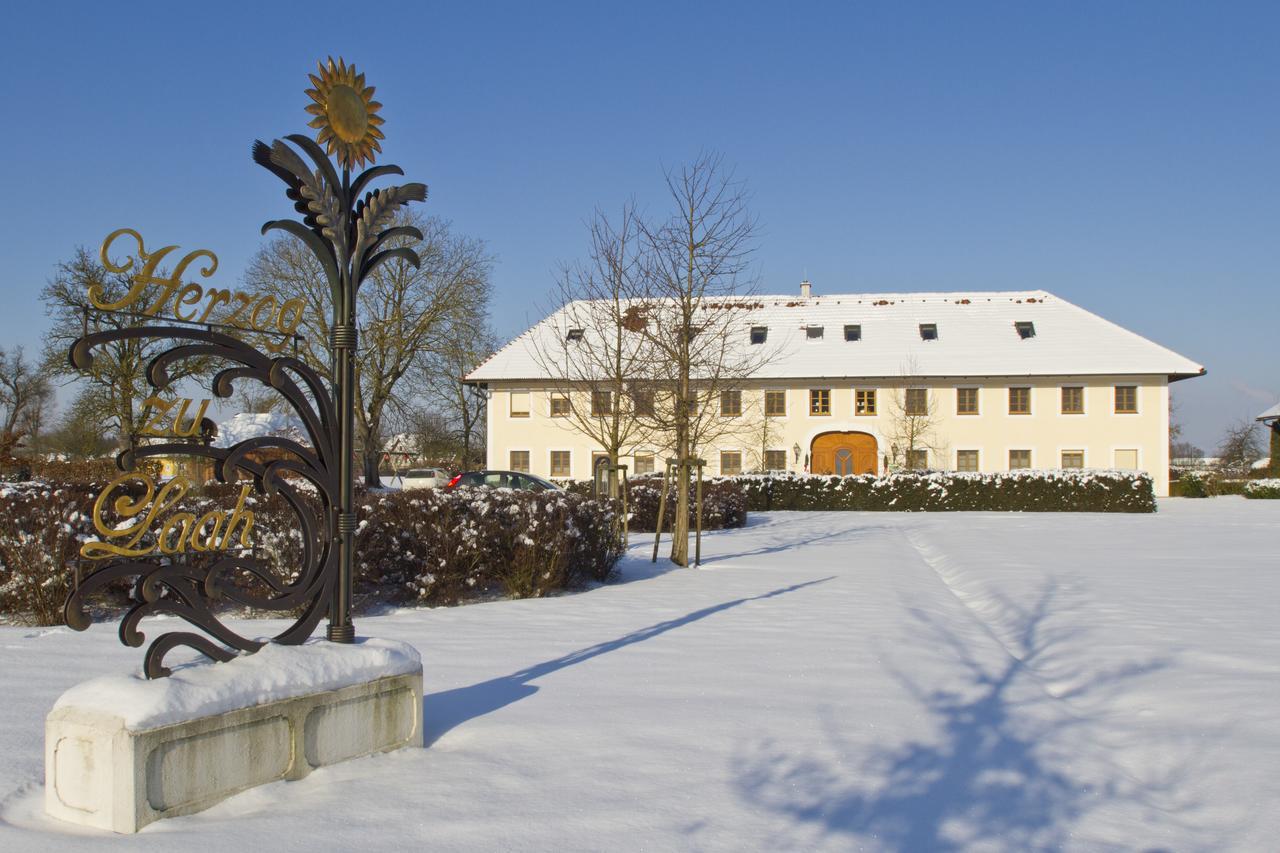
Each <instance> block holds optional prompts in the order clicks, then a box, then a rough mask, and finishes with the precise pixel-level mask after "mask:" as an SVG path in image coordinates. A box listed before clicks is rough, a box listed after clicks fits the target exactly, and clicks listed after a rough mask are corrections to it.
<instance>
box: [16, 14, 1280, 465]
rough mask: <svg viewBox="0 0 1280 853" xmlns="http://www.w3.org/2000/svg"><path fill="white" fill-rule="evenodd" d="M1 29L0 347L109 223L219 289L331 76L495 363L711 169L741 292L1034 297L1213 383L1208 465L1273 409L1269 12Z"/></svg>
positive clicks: (92, 23)
mask: <svg viewBox="0 0 1280 853" xmlns="http://www.w3.org/2000/svg"><path fill="white" fill-rule="evenodd" d="M353 7H355V8H364V9H367V10H369V12H370V13H371V14H376V15H377V16H378V18H377V20H368V21H361V20H358V19H351V18H350V17H349V16H348V15H347V13H346V12H345V10H346V9H350V8H353ZM6 30H7V31H8V32H9V33H10V34H11V38H10V39H8V40H6V41H7V44H6V48H5V52H4V54H3V55H2V56H0V64H2V65H3V74H0V94H2V96H3V103H4V104H5V105H6V107H5V121H4V128H5V133H4V136H5V146H4V154H5V157H4V160H3V165H0V170H2V172H0V174H3V178H4V186H5V188H6V190H7V192H6V196H7V197H6V199H5V201H6V204H5V205H4V207H3V210H2V211H0V224H2V225H3V229H2V231H0V233H3V234H4V235H5V237H4V257H5V261H6V263H5V270H4V277H3V288H4V297H5V304H6V309H7V310H5V311H4V312H3V313H2V314H0V343H4V344H10V345H11V344H17V343H24V344H26V345H27V346H29V347H33V348H34V347H38V346H39V343H40V330H41V328H42V326H43V322H44V319H43V313H42V309H41V306H40V304H39V301H38V293H39V290H40V287H41V286H42V284H43V283H44V281H45V280H46V279H47V278H48V277H49V275H50V274H51V272H52V269H53V267H54V265H55V264H56V263H57V261H58V260H60V259H62V258H65V257H67V256H68V255H69V254H70V253H71V252H72V251H73V250H74V248H75V247H76V246H77V245H81V244H83V245H88V246H96V245H97V244H98V243H99V242H100V241H101V239H102V237H103V236H104V235H105V234H106V233H108V232H109V231H111V230H112V229H114V228H117V227H120V226H123V225H130V226H132V227H135V228H138V229H139V230H140V231H142V233H143V234H144V236H147V237H148V240H149V241H156V243H157V245H159V244H160V243H162V242H163V243H177V244H180V245H182V246H187V247H193V248H194V247H195V246H197V245H198V246H201V247H207V248H211V249H213V250H214V251H215V252H217V253H218V255H219V257H220V260H221V268H220V270H219V273H218V278H219V279H220V280H222V281H224V282H226V281H230V280H231V279H233V278H235V277H238V276H239V275H240V272H241V271H242V270H243V268H244V265H245V263H246V261H247V259H248V258H249V257H250V256H251V255H252V253H253V252H254V250H255V249H256V247H257V246H258V245H259V242H260V239H261V238H260V237H259V236H258V226H259V225H260V224H261V222H262V221H264V220H266V219H268V218H273V217H276V216H279V215H281V214H283V213H287V212H288V206H287V205H286V203H285V202H284V199H283V197H282V196H281V195H280V192H279V184H278V182H277V181H276V180H275V179H274V178H272V177H271V176H270V175H268V174H267V173H266V172H264V171H263V170H262V169H260V168H259V167H257V166H254V165H253V163H252V162H251V161H250V159H249V146H250V143H251V142H252V141H253V140H254V139H255V138H264V139H270V138H273V137H275V136H280V135H283V134H285V133H292V132H300V131H303V130H305V127H304V124H305V121H306V120H307V118H308V117H307V116H306V115H305V114H304V113H303V111H302V107H303V106H304V104H305V103H306V98H305V96H304V95H303V94H302V89H303V88H305V86H306V73H307V72H308V71H310V70H311V69H312V68H313V67H314V64H315V62H316V60H317V59H319V58H322V57H324V56H327V55H329V54H333V55H335V56H336V55H342V56H344V57H346V58H347V59H348V60H350V61H354V62H355V63H357V65H358V66H359V67H360V68H361V70H364V71H366V72H367V74H368V79H369V82H370V83H372V84H373V85H375V86H377V88H378V98H379V100H381V101H382V102H383V104H384V105H385V108H384V111H383V115H384V116H385V117H386V119H387V124H386V126H385V127H384V130H385V131H386V133H387V136H388V139H387V141H386V143H385V144H384V150H385V155H384V161H385V162H396V163H399V164H400V165H402V166H403V167H404V168H405V170H406V172H407V173H408V174H409V176H410V177H411V178H413V179H417V180H422V181H425V182H426V183H427V184H428V185H429V186H430V188H431V197H430V199H429V201H428V203H427V205H426V209H427V210H428V211H429V212H431V213H434V214H437V215H440V216H443V217H446V218H448V219H451V220H452V221H453V223H454V225H455V227H456V228H457V229H458V230H459V231H462V232H465V233H467V234H470V235H473V236H476V237H481V238H483V239H485V240H486V241H487V242H488V244H489V246H490V248H491V250H492V251H493V252H494V254H495V255H496V256H497V258H498V266H497V268H496V270H495V283H496V293H497V300H496V304H495V305H494V311H493V315H494V323H495V326H496V328H497V331H498V332H499V333H500V334H502V335H510V334H514V333H515V332H518V331H520V330H521V329H522V328H523V327H524V326H525V325H526V324H527V323H528V322H530V321H532V320H533V319H536V315H537V313H538V312H537V309H538V306H540V305H542V304H544V303H545V297H546V294H547V291H548V290H549V288H550V286H551V284H552V280H553V277H554V274H555V270H556V269H557V266H558V264H559V263H560V262H561V261H565V260H570V259H573V258H575V257H577V256H579V255H580V254H581V253H582V251H583V247H584V237H585V232H584V227H583V223H584V220H585V219H586V218H587V217H588V216H589V215H590V213H591V211H592V209H593V208H594V207H595V206H597V205H600V206H603V207H605V208H616V207H617V206H618V205H620V204H621V203H622V201H623V200H625V199H626V198H627V197H629V196H635V197H636V198H637V199H638V200H639V201H640V202H641V204H642V205H644V206H646V207H648V209H649V210H651V211H653V212H659V211H660V210H661V209H662V204H663V199H662V196H661V179H662V168H663V166H664V165H668V166H669V165H674V164H678V163H680V162H682V161H685V160H688V159H690V158H692V157H694V156H696V154H697V153H698V152H699V151H700V150H703V149H715V150H718V151H721V152H723V153H724V155H725V156H726V158H727V159H728V160H729V161H731V162H732V163H734V164H735V165H736V167H737V172H738V175H739V176H740V177H742V178H744V179H746V180H747V181H748V182H749V186H750V188H751V190H752V192H753V194H754V202H753V209H754V210H755V212H756V213H757V214H758V215H759V218H760V222H761V239H760V249H759V253H758V264H759V274H760V277H761V282H762V286H763V288H764V289H765V290H769V291H783V292H788V291H792V290H794V289H795V288H796V287H797V284H798V282H799V280H800V279H801V277H802V276H803V275H804V274H805V273H807V275H808V277H809V278H810V279H811V280H812V281H813V283H814V288H815V291H816V292H819V293H834V292H848V291H859V290H863V291H874V290H899V289H900V290H951V289H974V288H993V289H1002V288H1009V289H1016V288H1032V287H1041V288H1045V289H1048V290H1050V291H1052V292H1054V293H1057V294H1059V295H1060V296H1062V297H1064V298H1066V299H1069V300H1071V301H1074V302H1077V303H1078V304H1080V305H1083V306H1084V307H1086V308H1089V309H1091V310H1093V311H1097V312H1098V313H1100V314H1102V315H1103V316H1105V317H1107V318H1109V319H1111V320H1113V321H1115V322H1118V323H1120V324H1122V325H1124V326H1127V327H1129V328H1131V329H1133V330H1135V331H1137V332H1139V333H1141V334H1144V335H1147V336H1148V337H1151V338H1153V339H1154V340H1156V341H1158V342H1160V343H1162V344H1164V345H1166V346H1169V347H1171V348H1173V349H1175V350H1178V351H1180V352H1182V353H1184V354H1185V355H1187V356H1189V357H1191V358H1194V359H1196V360H1197V361H1200V362H1201V363H1203V364H1205V365H1206V366H1207V367H1208V369H1209V375H1208V376H1206V377H1203V378H1200V379H1194V380H1189V381H1186V382H1182V383H1179V384H1177V385H1175V386H1174V396H1175V399H1176V400H1177V401H1178V409H1179V411H1178V417H1179V419H1180V420H1181V421H1183V422H1184V423H1185V424H1186V427H1187V433H1188V437H1189V438H1190V439H1192V440H1193V441H1195V442H1197V443H1199V444H1200V445H1202V446H1203V447H1205V449H1206V450H1207V449H1210V448H1211V447H1212V446H1213V445H1214V444H1216V442H1217V439H1218V436H1219V434H1220V433H1221V431H1222V429H1223V427H1224V426H1225V425H1226V423H1228V422H1229V421H1231V420H1233V419H1235V418H1239V417H1243V416H1247V415H1252V414H1256V413H1257V412H1259V411H1261V410H1262V409H1264V408H1266V407H1267V406H1269V405H1271V403H1273V402H1275V400H1276V399H1277V398H1280V370H1278V369H1277V362H1276V346H1275V344H1276V340H1277V334H1276V328H1277V322H1278V321H1280V287H1277V286H1276V285H1277V283H1278V282H1277V279H1278V277H1280V160H1278V158H1280V97H1278V96H1280V52H1278V51H1277V50H1276V45H1277V44H1280V6H1278V5H1276V4H1257V5H1251V4H1239V3H1237V4H1224V3H1203V4H1184V3H1071V4H1067V3H1007V4H1006V3H991V4H988V3H968V4H959V3H936V4H934V3H927V4H911V5H909V4H903V3H884V4H869V3H868V4H852V3H841V4H830V5H826V4H798V3H787V4H781V3H779V4H776V5H771V6H766V5H761V6H749V5H747V4H698V5H696V6H695V5H694V4H672V5H663V4H659V3H645V4H618V5H612V4H603V3H598V4H581V5H570V4H550V3H546V4H533V3H521V4H509V5H508V4H479V3H451V4H447V5H445V4H433V3H412V4H404V5H398V4H394V3H382V4H365V5H364V6H362V7H361V6H359V5H358V4H350V3H347V4H332V5H327V4H324V3H316V2H311V3H306V4H283V3H280V4H265V3H254V4H249V3H218V4H201V5H200V6H198V7H192V10H188V9H186V8H184V7H183V6H182V4H177V3H167V4H155V5H144V4H129V5H128V6H127V7H126V5H125V4H110V7H109V6H108V4H97V3H94V4H89V3H86V4H83V5H76V4H59V3H52V2H45V3H36V4H23V6H22V7H19V8H15V9H11V10H7V11H6Z"/></svg>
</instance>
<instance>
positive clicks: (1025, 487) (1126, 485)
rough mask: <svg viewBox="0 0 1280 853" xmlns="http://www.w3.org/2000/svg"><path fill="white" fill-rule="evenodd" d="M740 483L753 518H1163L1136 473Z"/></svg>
mask: <svg viewBox="0 0 1280 853" xmlns="http://www.w3.org/2000/svg"><path fill="white" fill-rule="evenodd" d="M734 479H735V480H736V481H737V482H739V483H741V484H742V486H743V488H744V489H745V491H746V495H747V508H748V509H750V510H753V511H765V510H872V511H876V510H881V511H886V510H887V511H905V512H916V511H933V512H950V511H978V510H992V511H1003V512H1010V511H1012V512H1155V511H1156V500H1155V491H1154V489H1153V484H1152V480H1151V478H1150V477H1149V476H1147V475H1146V474H1143V473H1135V472H1130V471H1009V472H1001V473H996V474H970V473H958V472H909V473H900V474H889V475H888V476H885V477H875V476H872V475H869V474H864V475H855V476H848V477H838V476H827V475H819V474H786V475H772V474H768V475H744V476H741V477H736V478H734Z"/></svg>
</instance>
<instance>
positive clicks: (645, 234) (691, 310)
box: [635, 154, 768, 566]
mask: <svg viewBox="0 0 1280 853" xmlns="http://www.w3.org/2000/svg"><path fill="white" fill-rule="evenodd" d="M667 189H668V191H669V193H670V196H671V200H672V202H673V206H674V211H673V212H672V215H671V217H670V218H669V219H667V220H666V221H665V222H663V223H661V224H659V225H656V226H650V225H647V224H643V223H642V226H641V236H642V238H643V242H644V249H645V251H644V255H645V258H646V266H645V269H644V275H643V277H642V278H641V285H642V286H641V289H640V293H639V294H638V296H639V297H640V298H638V299H637V300H636V306H637V310H638V311H639V314H638V316H637V317H636V319H635V325H636V327H637V328H638V329H640V330H641V331H642V334H643V336H644V339H645V343H646V345H647V347H648V349H649V371H648V376H647V378H646V383H645V384H646V385H647V387H648V388H649V389H651V390H652V393H653V404H652V406H650V405H648V401H646V404H645V406H644V407H643V409H642V411H641V418H642V420H643V421H645V422H646V424H647V425H648V426H649V427H650V428H651V429H653V430H654V432H655V433H657V434H660V435H663V436H665V437H667V439H668V440H669V441H670V442H671V449H672V450H673V451H674V454H675V457H676V459H677V460H678V462H677V466H678V467H677V472H676V483H675V484H676V506H675V515H674V519H673V528H672V532H673V536H672V545H671V560H672V562H674V563H676V564H677V565H680V566H685V565H688V562H689V487H690V484H691V479H692V460H693V459H694V458H695V455H696V454H697V453H698V452H699V450H700V449H702V448H704V447H706V446H708V445H709V444H711V443H712V442H714V441H716V440H717V439H718V438H720V437H721V436H724V435H726V434H728V433H736V432H738V431H740V430H741V429H742V427H743V424H742V419H741V418H726V417H723V416H722V414H721V403H722V402H724V401H726V400H728V401H730V402H731V401H732V399H733V392H738V393H739V394H740V393H741V390H742V388H743V386H744V384H745V382H746V380H747V379H748V378H750V377H751V376H752V375H753V374H754V373H755V372H756V371H757V370H758V369H759V368H760V367H761V366H762V365H763V364H764V363H765V361H766V360H767V358H768V355H767V354H766V353H765V352H764V350H763V348H761V347H753V348H751V349H748V347H747V346H746V344H747V341H748V340H749V338H748V330H747V328H746V325H745V324H746V319H747V317H748V315H749V313H750V312H751V311H753V310H755V309H756V308H758V307H760V305H759V303H758V302H756V301H755V300H754V299H753V298H752V297H751V295H750V291H751V287H752V285H753V284H754V282H753V281H751V280H750V277H749V275H748V271H749V260H750V256H751V253H752V251H753V249H754V244H755V238H756V220H755V218H754V217H753V216H751V214H750V213H749V211H748V209H747V200H748V199H747V194H746V192H745V190H744V188H743V186H742V185H741V184H740V183H739V182H738V181H736V180H734V177H733V174H732V172H731V171H730V170H728V169H727V168H726V167H725V166H724V164H723V161H722V159H721V157H719V156H718V155H712V154H706V155H703V156H700V157H699V158H698V159H697V160H695V161H694V162H693V163H691V164H689V165H687V166H685V167H683V168H681V169H679V170H674V171H671V172H668V173H667ZM726 394H727V395H728V397H727V398H726V397H725V395H726ZM739 399H740V397H739Z"/></svg>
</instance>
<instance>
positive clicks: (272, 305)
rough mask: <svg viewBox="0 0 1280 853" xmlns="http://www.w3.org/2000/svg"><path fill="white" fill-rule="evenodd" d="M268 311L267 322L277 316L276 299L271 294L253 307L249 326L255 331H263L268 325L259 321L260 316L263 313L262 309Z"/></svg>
mask: <svg viewBox="0 0 1280 853" xmlns="http://www.w3.org/2000/svg"><path fill="white" fill-rule="evenodd" d="M263 308H266V309H267V320H268V321H270V320H271V319H272V318H273V317H275V315H276V298H275V297H274V296H272V295H271V294H269V293H268V294H267V295H266V296H264V297H262V298H261V299H259V300H258V304H257V305H255V306H253V313H252V314H250V315H249V325H250V326H251V327H252V328H254V329H263V328H265V327H266V323H262V322H260V321H259V320H258V315H260V314H261V313H262V309H263Z"/></svg>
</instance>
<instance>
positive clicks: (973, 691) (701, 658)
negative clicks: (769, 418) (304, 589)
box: [0, 498, 1280, 853]
mask: <svg viewBox="0 0 1280 853" xmlns="http://www.w3.org/2000/svg"><path fill="white" fill-rule="evenodd" d="M1277 534H1280V501H1245V500H1243V499H1238V498H1236V499H1233V498H1220V499H1214V500H1201V501H1190V500H1171V501H1163V502H1162V504H1161V511H1160V513H1159V514H1158V515H1155V516H1114V515H1113V516H1102V515H1030V514H1028V515H996V514H954V515H943V514H938V515H920V514H892V513H883V514H857V513H771V514H757V515H754V516H753V517H752V521H751V525H750V527H748V528H747V529H745V530H741V531H727V532H720V533H713V534H710V535H708V536H707V537H706V540H705V541H704V553H705V554H706V555H707V558H706V561H705V564H704V567H703V569H702V570H701V571H691V570H690V571H685V570H674V571H661V570H659V571H655V570H653V569H652V568H651V567H650V565H649V563H648V561H647V559H645V558H644V556H643V552H644V550H645V548H646V545H645V542H644V540H643V539H641V540H639V541H638V543H637V545H636V546H635V547H633V549H632V551H631V554H630V556H629V557H628V558H627V560H626V562H625V563H624V565H623V576H624V577H623V582H619V583H616V584H610V585H607V586H603V587H600V588H598V589H594V590H591V591H588V592H584V593H581V594H577V595H569V596H564V597H560V598H555V599H547V600H534V601H511V602H495V603H489V604H479V605H473V606H470V607H461V608H454V609H441V610H429V611H427V610H420V611H402V612H398V613H393V614H389V615H385V616H380V617H377V618H364V619H359V620H357V623H356V624H357V630H358V631H359V632H360V633H362V634H370V635H376V636H381V637H388V638H393V639H399V640H405V641H408V642H410V643H412V644H414V645H415V646H417V647H418V648H419V649H420V650H421V652H422V656H423V659H424V664H425V667H426V692H427V697H426V703H425V704H426V707H425V718H426V737H427V742H428V743H429V744H430V747H429V748H428V749H425V750H411V751H402V752H399V753H394V754H390V755H384V756H378V757H374V758H370V759H362V760H358V761H353V762H349V763H347V764H343V765H339V766H336V767H332V768H328V769H325V770H320V771H317V772H315V773H313V774H312V775H311V776H309V777H308V778H306V779H304V780H302V781H299V782H291V783H277V784H274V785H270V786H267V787H265V788H260V789H257V790H255V791H251V792H248V793H246V794H242V795H240V796H238V797H236V798H233V799H231V800H229V801H227V802H225V803H222V804H221V805H219V806H217V807H215V808H213V809H211V810H209V811H206V812H204V813H202V814H199V815H195V816H192V817H187V818H179V819H175V820H169V821H162V822H161V823H158V824H154V825H152V826H150V827H148V828H147V829H146V830H144V831H143V832H142V833H141V834H140V835H139V836H137V837H132V838H125V837H112V836H108V835H103V834H99V833H88V832H82V831H76V830H71V829H67V828H65V827H63V826H61V825H55V824H53V823H52V822H51V821H49V820H47V819H46V818H44V817H43V816H42V814H41V806H40V803H41V798H42V796H43V789H42V778H43V766H42V764H43V755H42V737H43V718H44V715H45V713H46V712H47V711H48V709H49V708H50V707H51V706H52V704H53V702H54V700H55V699H56V698H57V696H58V695H59V694H60V693H61V692H62V691H63V690H65V689H66V688H67V687H69V686H71V685H72V684H74V683H76V682H78V681H81V680H83V679H86V678H89V677H92V676H97V675H101V674H105V673H107V672H110V671H122V670H126V669H129V668H134V667H136V666H137V665H138V664H139V662H140V660H141V654H140V652H139V651H138V650H135V649H126V648H124V647H122V646H120V645H119V644H118V642H117V641H116V639H115V636H114V629H115V626H95V628H94V629H93V630H92V631H91V632H89V634H88V635H87V636H86V635H80V634H75V633H74V632H71V631H68V630H66V629H54V630H49V629H43V630H42V629H30V628H27V629H23V628H12V627H7V628H2V629H0V695H3V697H4V698H3V700H0V701H2V702H3V705H2V707H3V716H2V717H0V720H2V722H0V850H5V851H32V850H110V849H119V850H124V849H128V850H131V851H132V850H146V851H160V850H165V851H168V850H198V851H201V853H218V852H219V851H234V853H247V851H255V850H269V851H295V850H296V851H303V850H305V851H317V850H331V849H340V848H345V849H351V850H420V849H430V850H549V851H551V850H554V851H565V850H584V851H585V850H744V849H751V850H851V849H868V850H921V851H924V850H950V849H966V850H969V849H972V850H1041V849H1056V848H1059V847H1061V848H1066V849H1071V850H1178V851H1185V850H1274V849H1276V848H1277V839H1278V838H1280V805H1278V804H1280V573H1278V572H1277V568H1278V567H1277V545H1278V543H1280V537H1278V535H1277ZM651 544H652V540H649V546H651ZM660 568H662V567H660ZM259 633H266V631H265V626H263V629H262V630H259Z"/></svg>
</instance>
